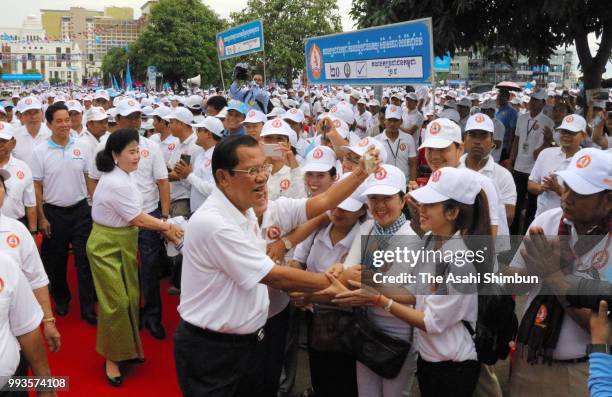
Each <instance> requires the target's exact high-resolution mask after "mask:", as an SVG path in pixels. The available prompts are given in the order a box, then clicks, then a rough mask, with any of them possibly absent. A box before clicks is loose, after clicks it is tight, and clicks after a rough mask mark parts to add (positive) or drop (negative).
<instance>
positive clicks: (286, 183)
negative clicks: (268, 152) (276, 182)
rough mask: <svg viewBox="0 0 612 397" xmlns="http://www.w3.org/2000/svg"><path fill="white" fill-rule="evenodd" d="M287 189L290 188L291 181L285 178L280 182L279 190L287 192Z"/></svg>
mask: <svg viewBox="0 0 612 397" xmlns="http://www.w3.org/2000/svg"><path fill="white" fill-rule="evenodd" d="M289 187H291V181H290V180H289V179H287V178H285V179H282V180H281V181H280V188H281V190H287V189H289Z"/></svg>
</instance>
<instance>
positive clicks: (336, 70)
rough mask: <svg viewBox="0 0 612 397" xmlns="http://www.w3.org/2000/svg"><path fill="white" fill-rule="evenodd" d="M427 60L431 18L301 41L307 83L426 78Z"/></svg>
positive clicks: (406, 81) (374, 82) (418, 81)
mask: <svg viewBox="0 0 612 397" xmlns="http://www.w3.org/2000/svg"><path fill="white" fill-rule="evenodd" d="M432 62H433V37H432V29H431V18H425V19H419V20H415V21H409V22H402V23H396V24H393V25H385V26H377V27H373V28H368V29H362V30H356V31H353V32H346V33H338V34H332V35H328V36H320V37H313V38H310V39H308V40H307V41H306V70H307V75H308V81H309V82H310V83H311V84H332V85H339V84H357V85H393V84H430V83H431V82H432V81H431V79H432V69H433V64H432Z"/></svg>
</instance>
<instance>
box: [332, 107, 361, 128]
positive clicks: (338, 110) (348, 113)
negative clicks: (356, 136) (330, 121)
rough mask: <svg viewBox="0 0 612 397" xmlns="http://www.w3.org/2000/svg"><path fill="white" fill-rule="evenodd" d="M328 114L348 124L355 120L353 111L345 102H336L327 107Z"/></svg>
mask: <svg viewBox="0 0 612 397" xmlns="http://www.w3.org/2000/svg"><path fill="white" fill-rule="evenodd" d="M329 114H330V115H332V116H335V117H338V118H339V119H341V120H342V121H344V122H345V123H346V124H348V125H352V124H353V123H354V122H355V113H354V112H353V108H352V107H351V105H349V104H348V103H346V102H338V103H337V104H335V105H334V106H332V107H331V109H329Z"/></svg>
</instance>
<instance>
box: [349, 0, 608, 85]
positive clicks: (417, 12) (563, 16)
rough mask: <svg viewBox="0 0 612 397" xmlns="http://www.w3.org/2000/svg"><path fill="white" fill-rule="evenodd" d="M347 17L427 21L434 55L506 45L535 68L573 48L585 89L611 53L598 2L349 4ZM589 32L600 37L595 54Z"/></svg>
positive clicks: (603, 4) (405, 0) (362, 21)
mask: <svg viewBox="0 0 612 397" xmlns="http://www.w3.org/2000/svg"><path fill="white" fill-rule="evenodd" d="M351 15H352V16H353V18H355V19H356V20H357V22H358V26H359V27H360V28H365V27H370V26H378V25H384V24H388V23H394V22H402V21H409V20H413V19H418V18H425V17H432V19H433V28H434V50H435V53H436V54H437V55H443V54H445V53H446V51H450V52H451V55H453V54H454V53H455V51H456V50H459V49H469V48H495V47H506V48H508V49H509V50H512V51H517V52H519V53H521V54H523V55H526V56H527V57H528V58H529V61H530V63H531V64H532V65H540V64H548V60H549V58H550V56H551V55H552V54H553V52H554V50H555V49H556V48H558V47H560V46H565V45H572V44H575V45H576V52H577V55H578V59H579V60H580V66H581V68H582V71H583V74H584V77H585V78H584V81H585V87H586V88H596V87H599V85H600V83H601V76H602V74H603V73H604V72H605V65H606V63H607V61H608V60H609V59H610V57H611V55H612V12H611V11H610V4H609V2H607V1H603V0H540V1H534V0H454V1H446V0H392V1H383V0H353V6H352V9H351ZM589 33H595V35H596V36H597V37H598V38H599V39H600V45H599V48H598V49H597V54H596V55H595V56H591V53H590V51H589V47H588V42H587V35H588V34H589Z"/></svg>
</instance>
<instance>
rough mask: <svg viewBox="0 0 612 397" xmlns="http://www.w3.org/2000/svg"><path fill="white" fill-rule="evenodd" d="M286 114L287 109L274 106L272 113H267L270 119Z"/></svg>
mask: <svg viewBox="0 0 612 397" xmlns="http://www.w3.org/2000/svg"><path fill="white" fill-rule="evenodd" d="M284 114H285V109H283V108H281V107H274V108H272V110H271V111H270V113H268V114H266V117H267V118H268V119H275V118H277V117H281V116H283V115H284Z"/></svg>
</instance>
